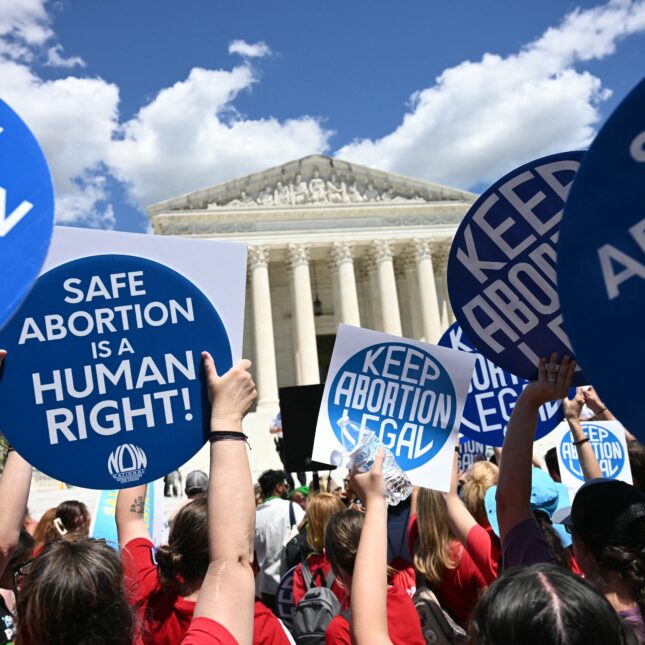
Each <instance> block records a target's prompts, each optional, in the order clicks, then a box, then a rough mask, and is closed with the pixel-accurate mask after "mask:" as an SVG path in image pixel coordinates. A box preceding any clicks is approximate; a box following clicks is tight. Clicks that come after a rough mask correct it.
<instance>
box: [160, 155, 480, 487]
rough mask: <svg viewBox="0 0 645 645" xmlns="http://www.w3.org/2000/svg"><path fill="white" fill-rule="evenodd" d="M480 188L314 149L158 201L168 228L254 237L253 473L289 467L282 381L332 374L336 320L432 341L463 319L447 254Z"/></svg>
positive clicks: (250, 324)
mask: <svg viewBox="0 0 645 645" xmlns="http://www.w3.org/2000/svg"><path fill="white" fill-rule="evenodd" d="M476 197H477V196H476V195H474V194H473V193H469V192H465V191H462V190H457V189H454V188H448V187H446V186H441V185H438V184H431V183H427V182H425V181H420V180H418V179H411V178H408V177H402V176H400V175H394V174H391V173H387V172H382V171H379V170H373V169H371V168H366V167H364V166H359V165H356V164H352V163H347V162H345V161H341V160H339V159H333V158H330V157H324V156H320V155H312V156H309V157H305V158H303V159H299V160H297V161H292V162H289V163H286V164H284V165H282V166H279V167H276V168H270V169H269V170H265V171H263V172H258V173H254V174H251V175H248V176H246V177H241V178H239V179H234V180H231V181H227V182H224V183H221V184H217V185H215V186H212V187H210V188H205V189H203V190H199V191H196V192H193V193H189V194H187V195H182V196H180V197H175V198H173V199H169V200H166V201H163V202H160V203H158V204H154V205H153V206H151V207H149V209H148V211H149V214H150V218H151V220H152V225H153V228H154V232H155V233H156V234H158V235H180V236H188V237H206V238H207V237H213V238H218V239H222V240H233V241H240V242H245V243H247V244H248V245H249V254H248V277H247V281H248V282H247V285H248V288H247V296H246V316H245V330H244V356H245V357H246V358H250V359H251V360H252V361H253V373H254V378H255V382H256V384H257V388H258V404H257V408H256V411H255V412H254V413H253V414H251V415H249V416H248V417H247V422H246V423H247V427H248V429H249V431H251V432H252V436H253V439H252V443H253V448H254V449H253V451H252V452H251V453H250V456H251V465H252V469H253V471H254V473H253V474H254V476H257V474H259V471H260V470H262V469H264V468H267V467H278V466H279V461H278V460H277V456H276V455H275V450H274V448H273V445H272V442H271V438H270V435H269V433H268V427H269V423H270V419H271V416H272V414H273V413H274V412H275V410H276V409H277V405H278V388H279V387H284V386H290V385H308V384H312V383H319V382H322V381H324V378H325V375H326V371H327V368H328V366H329V360H330V357H331V351H332V347H333V343H334V337H335V334H336V329H337V325H338V323H341V322H343V323H348V324H351V325H358V326H361V327H367V328H370V329H376V330H381V331H385V332H388V333H391V334H396V335H403V336H406V337H409V338H416V339H421V340H425V341H428V342H431V343H434V342H436V341H437V340H438V338H439V337H440V335H441V334H442V332H443V331H444V330H445V329H446V328H447V327H448V326H449V325H450V324H451V323H452V322H453V321H454V317H453V314H452V311H451V309H450V303H449V300H448V294H447V287H446V263H447V258H448V251H449V249H450V244H451V242H452V238H453V235H454V233H455V231H456V229H457V226H458V225H459V222H460V221H461V218H462V217H463V216H464V215H465V214H466V211H467V210H468V209H469V207H470V206H471V204H472V203H473V202H474V201H475V199H476ZM256 446H257V448H259V450H258V449H256ZM203 459H204V456H203V455H202V457H201V460H198V461H197V462H196V463H197V464H198V465H203V464H202V462H203ZM206 463H207V462H206Z"/></svg>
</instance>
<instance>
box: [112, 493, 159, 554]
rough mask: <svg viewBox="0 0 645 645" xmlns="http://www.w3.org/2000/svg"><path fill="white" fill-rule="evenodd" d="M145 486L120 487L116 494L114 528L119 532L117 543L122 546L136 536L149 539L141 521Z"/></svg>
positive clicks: (148, 534)
mask: <svg viewBox="0 0 645 645" xmlns="http://www.w3.org/2000/svg"><path fill="white" fill-rule="evenodd" d="M147 488H148V487H147V486H146V485H145V484H143V485H141V486H133V487H132V488H122V489H121V490H120V491H119V494H118V495H117V498H116V514H115V517H116V530H117V533H118V534H119V545H120V546H122V547H123V546H125V545H126V544H127V543H128V542H131V541H132V540H135V539H136V538H145V539H146V540H151V538H150V533H149V532H148V529H147V527H146V524H145V522H144V521H143V511H144V508H145V505H146V492H147Z"/></svg>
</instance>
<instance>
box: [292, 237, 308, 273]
mask: <svg viewBox="0 0 645 645" xmlns="http://www.w3.org/2000/svg"><path fill="white" fill-rule="evenodd" d="M309 249H310V246H309V244H302V243H300V244H293V243H291V244H289V245H287V264H288V265H289V267H290V268H292V269H293V268H295V267H297V266H301V265H302V264H307V265H308V264H309V260H310V253H309Z"/></svg>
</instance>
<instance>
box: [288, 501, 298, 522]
mask: <svg viewBox="0 0 645 645" xmlns="http://www.w3.org/2000/svg"><path fill="white" fill-rule="evenodd" d="M295 523H296V513H295V511H294V510H293V502H289V528H290V529H292V528H293V527H294V525H295Z"/></svg>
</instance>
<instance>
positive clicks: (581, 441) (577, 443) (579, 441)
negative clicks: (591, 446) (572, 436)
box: [571, 437, 589, 446]
mask: <svg viewBox="0 0 645 645" xmlns="http://www.w3.org/2000/svg"><path fill="white" fill-rule="evenodd" d="M587 441H589V437H585V438H584V439H578V441H572V442H571V443H572V444H573V445H574V446H579V445H581V444H583V443H586V442H587Z"/></svg>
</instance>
